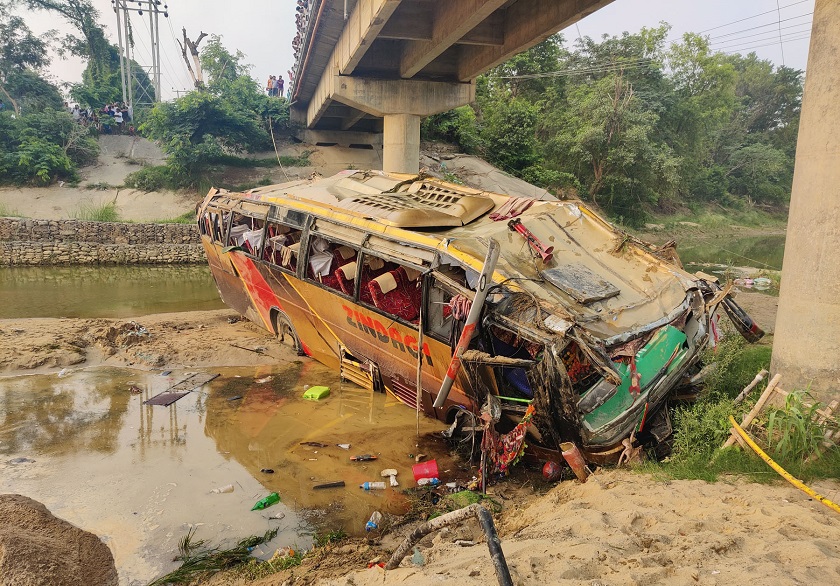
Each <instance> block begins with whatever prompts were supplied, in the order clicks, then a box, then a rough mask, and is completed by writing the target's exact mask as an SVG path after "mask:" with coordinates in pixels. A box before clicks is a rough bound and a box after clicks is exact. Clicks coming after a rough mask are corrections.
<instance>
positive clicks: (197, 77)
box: [176, 27, 207, 90]
mask: <svg viewBox="0 0 840 586" xmlns="http://www.w3.org/2000/svg"><path fill="white" fill-rule="evenodd" d="M181 32H182V33H183V34H184V42H183V43H182V42H181V41H178V46H180V47H181V56H182V57H183V58H184V63H186V64H187V71H188V72H189V73H190V77H191V78H192V80H193V86H195V89H197V90H200V89H202V88H203V87H204V73H203V72H202V70H201V60H200V58H199V53H198V45H199V44H200V43H201V40H202V39H203V38H204V37H206V36H207V33H205V32H204V31H201V34H200V35H198V38H197V39H196V40H195V41H191V40H190V38H189V37H188V36H187V28H186V27H183V28H182V29H181ZM176 40H177V39H176ZM187 49H189V50H190V56H191V57H192V61H193V64H195V69H193V64H191V63H190V59H189V57H187Z"/></svg>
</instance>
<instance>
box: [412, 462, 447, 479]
mask: <svg viewBox="0 0 840 586" xmlns="http://www.w3.org/2000/svg"><path fill="white" fill-rule="evenodd" d="M411 472H412V473H413V474H414V480H415V481H419V480H420V479H421V478H439V477H440V472H438V465H437V460H429V461H428V462H420V463H419V464H415V465H414V466H412V467H411Z"/></svg>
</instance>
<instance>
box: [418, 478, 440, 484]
mask: <svg viewBox="0 0 840 586" xmlns="http://www.w3.org/2000/svg"><path fill="white" fill-rule="evenodd" d="M438 484H440V480H439V479H437V478H421V479H420V480H418V481H417V486H437V485H438Z"/></svg>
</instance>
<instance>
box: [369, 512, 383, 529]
mask: <svg viewBox="0 0 840 586" xmlns="http://www.w3.org/2000/svg"><path fill="white" fill-rule="evenodd" d="M381 523H382V513H380V512H379V511H374V512H373V514H372V515H371V516H370V519H368V522H367V523H365V531H376V530H377V529H379V525H380V524H381Z"/></svg>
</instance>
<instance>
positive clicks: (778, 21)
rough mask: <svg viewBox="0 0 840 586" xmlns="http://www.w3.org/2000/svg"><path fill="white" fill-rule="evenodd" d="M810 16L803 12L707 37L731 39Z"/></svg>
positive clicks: (808, 13)
mask: <svg viewBox="0 0 840 586" xmlns="http://www.w3.org/2000/svg"><path fill="white" fill-rule="evenodd" d="M812 14H814V13H813V12H803V13H802V14H800V15H798V16H791V17H790V18H783V19H780V20H774V21H773V22H768V23H767V24H761V25H757V26H751V27H749V28H745V29H741V30H737V31H732V32H731V33H726V34H722V35H714V36H709V40H712V41H713V40H715V39H722V38H723V37H731V36H736V35H740V34H741V33H748V32H750V31H754V30H758V29H760V28H767V27H770V26H775V25H776V24H779V23H782V22H788V21H791V20H796V19H798V18H805V17H806V16H811V15H812ZM792 26H796V25H792ZM771 32H774V31H771ZM698 34H699V33H698Z"/></svg>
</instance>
